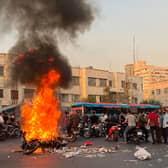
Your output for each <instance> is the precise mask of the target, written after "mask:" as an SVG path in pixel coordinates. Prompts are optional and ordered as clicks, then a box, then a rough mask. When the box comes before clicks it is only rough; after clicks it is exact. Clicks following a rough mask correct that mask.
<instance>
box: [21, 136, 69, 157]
mask: <svg viewBox="0 0 168 168" xmlns="http://www.w3.org/2000/svg"><path fill="white" fill-rule="evenodd" d="M66 145H67V142H66V141H64V139H63V138H60V137H59V138H57V139H54V140H50V141H42V142H41V141H39V140H37V139H34V140H31V141H29V142H28V141H26V139H25V135H24V136H23V140H22V145H21V148H22V150H23V154H26V155H29V154H31V153H33V152H35V151H36V150H37V149H38V148H41V149H42V151H44V150H45V149H46V148H56V149H59V148H61V147H65V146H66Z"/></svg>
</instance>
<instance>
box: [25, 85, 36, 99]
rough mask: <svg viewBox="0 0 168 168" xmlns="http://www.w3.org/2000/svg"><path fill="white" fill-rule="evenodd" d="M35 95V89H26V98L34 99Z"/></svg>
mask: <svg viewBox="0 0 168 168" xmlns="http://www.w3.org/2000/svg"><path fill="white" fill-rule="evenodd" d="M34 94H35V89H28V88H25V89H24V98H29V99H32V98H33V97H34Z"/></svg>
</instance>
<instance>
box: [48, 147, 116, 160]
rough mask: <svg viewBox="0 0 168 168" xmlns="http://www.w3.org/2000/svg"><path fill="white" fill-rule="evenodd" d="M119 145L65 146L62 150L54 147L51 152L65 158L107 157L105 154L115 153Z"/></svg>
mask: <svg viewBox="0 0 168 168" xmlns="http://www.w3.org/2000/svg"><path fill="white" fill-rule="evenodd" d="M117 149H118V147H117V146H116V147H110V148H107V147H87V146H84V145H82V146H80V147H64V148H62V150H60V149H59V150H57V149H54V150H52V151H50V153H57V154H61V155H62V156H63V157H65V158H71V157H75V156H81V157H86V158H95V157H100V158H103V157H106V155H105V154H107V153H114V152H117Z"/></svg>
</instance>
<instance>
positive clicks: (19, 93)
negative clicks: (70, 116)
mask: <svg viewBox="0 0 168 168" xmlns="http://www.w3.org/2000/svg"><path fill="white" fill-rule="evenodd" d="M10 61H11V60H10V59H9V56H8V54H0V105H1V106H6V105H12V104H18V103H22V102H23V101H25V100H28V101H29V100H30V99H32V98H33V96H34V95H35V89H36V88H35V87H32V86H25V85H21V84H19V83H16V82H14V81H13V82H10V69H9V67H10V63H11V62H10ZM128 85H129V87H127V86H128ZM141 86H142V79H141V78H139V77H129V78H127V79H126V77H125V73H121V72H109V71H105V70H100V69H94V68H93V67H86V68H80V67H73V68H72V82H71V86H70V88H69V89H58V95H59V99H60V102H61V106H62V108H63V109H67V108H69V107H70V106H71V104H72V103H74V102H79V101H84V100H86V99H87V100H88V99H92V101H94V102H102V101H103V99H102V97H103V95H104V94H105V92H104V90H105V88H107V87H108V88H109V89H110V92H111V93H112V94H113V95H114V100H113V101H114V102H117V103H139V102H141V101H142V100H143V96H142V95H143V90H142V87H141Z"/></svg>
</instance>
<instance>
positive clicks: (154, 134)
mask: <svg viewBox="0 0 168 168" xmlns="http://www.w3.org/2000/svg"><path fill="white" fill-rule="evenodd" d="M81 121H82V122H83V123H90V124H91V125H93V124H96V123H99V122H107V123H109V124H107V127H108V128H107V130H108V129H110V127H111V126H112V125H115V124H116V123H120V124H127V126H126V128H125V131H124V134H123V140H124V142H125V143H127V135H128V132H130V131H131V130H132V129H133V128H135V127H136V126H139V127H140V128H141V129H142V131H143V132H144V134H145V141H146V142H149V135H150V133H151V138H152V143H153V144H155V143H165V144H167V143H168V110H167V109H159V110H154V111H152V112H150V113H147V112H140V113H138V114H137V113H136V114H135V113H131V112H130V111H128V112H127V113H124V112H120V113H113V114H112V115H111V114H110V115H109V114H107V113H103V114H102V115H101V116H100V117H98V116H97V115H96V112H93V113H92V114H91V115H90V116H88V115H87V114H84V115H83V116H82V117H80V115H79V114H78V113H77V112H76V111H73V112H71V113H66V115H65V118H64V127H63V128H64V130H67V133H68V135H70V134H71V131H72V129H73V130H76V131H77V130H78V124H79V122H81ZM107 133H108V131H107Z"/></svg>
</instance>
